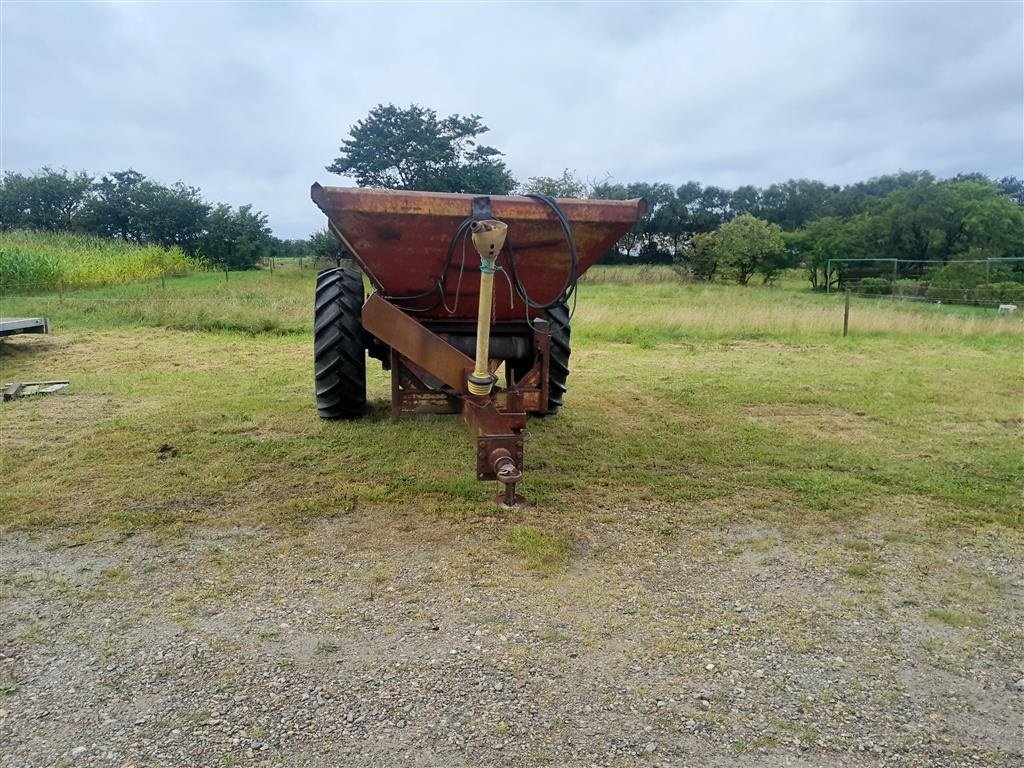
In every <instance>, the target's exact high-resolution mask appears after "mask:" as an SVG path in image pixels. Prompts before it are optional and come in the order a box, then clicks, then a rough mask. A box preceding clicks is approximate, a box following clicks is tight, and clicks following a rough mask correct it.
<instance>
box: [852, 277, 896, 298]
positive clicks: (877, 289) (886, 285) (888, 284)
mask: <svg viewBox="0 0 1024 768" xmlns="http://www.w3.org/2000/svg"><path fill="white" fill-rule="evenodd" d="M854 288H855V291H856V292H857V293H866V294H868V295H871V296H881V295H884V294H889V293H892V280H889V279H888V278H885V277H862V278H861V279H860V280H858V281H857V284H856V286H855V287H854Z"/></svg>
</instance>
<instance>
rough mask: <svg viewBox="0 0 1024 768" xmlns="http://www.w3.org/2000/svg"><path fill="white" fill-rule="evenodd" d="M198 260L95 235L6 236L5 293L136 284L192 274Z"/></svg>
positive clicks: (0, 254) (0, 238) (2, 257)
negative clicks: (159, 278) (186, 273)
mask: <svg viewBox="0 0 1024 768" xmlns="http://www.w3.org/2000/svg"><path fill="white" fill-rule="evenodd" d="M198 267H199V262H198V260H196V259H193V258H190V257H189V256H186V255H185V253H184V252H183V251H182V250H181V249H180V248H163V247H160V246H156V245H133V244H132V243H125V242H122V241H120V240H107V239H104V238H101V237H94V236H92V235H80V234H69V233H56V232H29V231H14V232H2V233H0V289H3V290H4V291H8V292H14V293H17V292H20V291H24V290H43V289H47V288H56V287H58V285H61V284H63V286H64V287H67V288H79V287H85V286H89V285H104V284H107V285H109V284H119V283H134V282H140V281H143V280H152V279H155V278H158V277H161V276H168V275H177V274H181V273H184V272H191V271H193V270H195V269H197V268H198Z"/></svg>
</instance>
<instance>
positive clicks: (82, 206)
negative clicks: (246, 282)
mask: <svg viewBox="0 0 1024 768" xmlns="http://www.w3.org/2000/svg"><path fill="white" fill-rule="evenodd" d="M10 229H32V230H45V231H53V232H84V233H88V234H94V235H99V236H101V237H107V238H112V239H117V240H123V241H125V242H128V243H135V244H139V245H160V246H164V247H167V248H171V247H178V248H181V249H182V250H183V251H184V252H185V253H187V254H188V255H190V256H195V257H198V258H201V259H202V260H203V261H205V262H206V263H208V264H210V265H211V266H217V267H221V268H229V269H250V268H252V267H254V266H256V265H257V264H259V262H260V261H261V260H262V259H266V258H269V257H280V256H311V255H317V254H318V253H319V252H322V251H326V254H325V255H333V253H334V252H335V251H336V250H337V244H336V243H335V242H334V239H333V237H331V236H330V235H327V237H326V239H325V237H324V236H325V235H326V233H318V234H317V235H314V236H313V237H311V238H310V239H309V240H282V239H280V238H277V237H275V236H274V235H273V234H272V233H271V230H270V227H269V225H268V220H267V216H266V214H264V213H262V212H261V211H257V210H253V206H251V205H240V206H238V207H237V208H233V207H232V206H229V205H226V204H223V203H219V204H211V203H208V202H207V201H206V200H204V199H203V197H202V193H201V192H200V190H199V189H198V188H196V187H192V186H189V185H187V184H184V183H182V182H180V181H179V182H176V183H174V184H171V185H169V186H168V185H165V184H161V183H159V182H157V181H155V180H153V179H149V178H147V177H146V176H144V175H143V174H141V173H139V172H138V171H135V170H132V169H129V170H126V171H113V172H110V173H106V174H103V175H102V176H100V177H98V178H97V177H95V176H92V175H91V174H89V173H87V172H85V171H77V172H68V171H67V170H64V169H60V170H55V169H53V168H43V169H42V170H40V171H38V172H36V173H31V174H23V173H14V172H8V173H5V174H4V176H3V178H2V179H0V230H10Z"/></svg>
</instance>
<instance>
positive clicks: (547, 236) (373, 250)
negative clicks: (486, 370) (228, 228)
mask: <svg viewBox="0 0 1024 768" xmlns="http://www.w3.org/2000/svg"><path fill="white" fill-rule="evenodd" d="M311 196H312V198H313V201H314V202H315V203H316V204H317V205H318V206H319V207H320V209H321V210H322V211H323V212H324V213H325V214H326V215H327V217H328V219H329V221H330V223H331V227H332V229H334V230H336V231H337V232H338V233H339V234H340V236H342V237H343V238H344V241H345V243H346V244H347V247H349V248H350V249H351V251H352V253H353V255H354V256H355V258H356V259H357V260H358V261H359V263H360V265H361V266H362V267H363V269H364V270H365V271H366V272H367V274H368V275H369V277H370V279H371V281H372V282H373V283H374V285H376V286H377V287H378V288H379V289H380V290H381V291H382V292H384V293H385V294H387V295H391V296H402V297H408V296H415V295H418V294H427V295H426V296H423V297H421V298H419V299H413V300H408V301H405V300H403V301H402V306H403V307H409V308H416V309H420V310H426V311H423V312H420V313H418V314H417V317H420V318H422V319H429V318H435V319H437V318H455V319H471V318H473V317H475V316H476V308H477V304H478V295H479V291H480V273H479V270H478V268H477V267H478V266H479V260H478V258H477V257H476V254H475V253H474V252H473V247H472V245H469V244H466V245H467V248H466V259H465V264H464V265H463V261H462V255H463V253H462V247H461V245H458V246H457V248H456V252H455V255H454V258H453V260H452V263H451V264H450V265H449V266H448V269H447V274H446V275H443V274H442V273H444V272H445V257H446V255H447V253H448V248H449V245H450V244H451V241H452V237H453V235H454V234H455V231H456V229H457V228H458V226H459V224H460V223H461V222H462V221H463V220H465V219H466V218H468V217H469V216H470V213H471V211H472V206H473V199H474V196H473V195H459V194H448V193H442V192H409V191H405V190H381V189H359V188H354V189H353V188H344V187H322V186H320V185H319V184H314V185H313V188H312V190H311ZM490 199H491V211H492V215H493V216H494V218H496V219H499V220H501V221H503V222H505V223H507V224H508V225H509V232H508V237H509V247H510V248H511V250H512V253H513V254H514V256H515V261H516V269H517V272H518V274H519V276H520V279H521V280H522V281H523V284H524V285H525V287H526V290H527V292H528V293H529V294H530V296H531V297H532V298H534V299H535V300H537V301H541V302H546V301H551V300H553V299H555V298H556V297H557V295H558V292H559V290H560V289H561V287H562V285H563V283H564V281H565V278H566V275H567V274H568V272H569V252H568V249H567V247H566V245H565V241H564V239H563V236H562V230H561V227H560V226H559V224H558V220H557V219H556V218H555V215H554V213H553V212H552V211H551V210H550V209H548V208H547V207H546V206H544V205H542V204H540V203H538V202H537V201H536V200H532V199H530V198H528V197H515V196H510V197H503V196H497V195H495V196H492V197H491V198H490ZM558 204H559V206H560V207H561V208H562V210H563V211H564V212H565V215H566V217H567V218H568V219H569V222H570V224H571V226H572V231H573V237H574V238H575V240H576V248H577V253H578V255H579V265H578V266H579V274H580V275H582V274H583V273H584V272H586V270H587V269H589V268H590V267H591V266H592V265H593V264H594V263H595V262H596V261H597V260H598V258H600V257H601V255H602V254H603V253H605V252H606V251H608V250H609V249H610V248H611V247H612V246H613V245H614V244H615V242H616V241H617V240H618V239H619V238H620V237H621V236H622V235H624V234H625V233H626V232H627V231H628V230H629V228H630V227H631V226H632V225H633V224H634V223H636V221H637V220H638V219H639V218H640V217H641V216H642V215H643V212H644V210H645V209H646V204H645V203H644V201H643V200H573V199H559V200H558ZM506 258H507V257H506V256H505V255H503V256H502V258H501V259H500V260H499V264H502V263H503V262H504V260H505V259H506ZM463 266H464V268H463ZM506 266H507V265H506ZM460 272H461V282H460V280H459V277H460ZM442 277H445V285H446V294H445V296H444V302H443V303H442V302H441V301H440V299H441V297H440V296H439V293H438V292H437V291H436V288H437V286H438V284H439V282H440V281H441V278H442ZM457 285H458V286H459V291H458V293H459V294H460V296H459V300H458V306H457V307H456V306H455V304H456V286H457ZM445 304H447V307H448V309H446V308H445ZM449 310H451V311H449ZM494 311H495V320H496V321H498V322H506V321H514V320H520V321H525V320H526V318H527V316H529V317H531V318H533V317H539V316H540V314H541V313H540V312H538V311H535V310H530V311H527V308H526V307H525V306H524V304H523V302H522V300H521V299H520V297H519V296H518V294H516V292H515V291H512V290H511V289H510V287H509V285H508V283H507V282H506V281H504V280H497V281H496V282H495V291H494Z"/></svg>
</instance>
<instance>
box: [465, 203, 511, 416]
mask: <svg viewBox="0 0 1024 768" xmlns="http://www.w3.org/2000/svg"><path fill="white" fill-rule="evenodd" d="M470 231H471V232H472V236H473V247H474V248H476V250H477V253H479V254H480V307H479V313H478V314H477V318H476V367H475V368H474V369H473V373H471V374H470V375H469V380H468V382H467V389H469V393H470V394H472V395H477V396H480V397H483V396H485V395H489V394H490V392H491V388H492V387H493V386H494V376H493V375H492V374H491V371H490V368H489V366H488V361H489V356H488V355H489V350H490V344H491V299H492V296H493V293H494V273H495V272H497V271H498V270H499V269H501V267H499V266H497V265H496V264H495V262H496V261H497V260H498V254H499V253H501V249H502V246H504V245H505V236H506V235H507V234H508V224H505V223H504V222H501V221H496V220H495V219H484V220H483V221H474V222H473V224H472V225H471V226H470Z"/></svg>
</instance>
